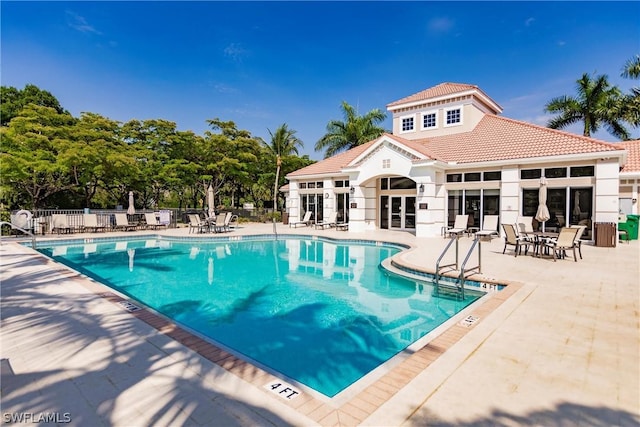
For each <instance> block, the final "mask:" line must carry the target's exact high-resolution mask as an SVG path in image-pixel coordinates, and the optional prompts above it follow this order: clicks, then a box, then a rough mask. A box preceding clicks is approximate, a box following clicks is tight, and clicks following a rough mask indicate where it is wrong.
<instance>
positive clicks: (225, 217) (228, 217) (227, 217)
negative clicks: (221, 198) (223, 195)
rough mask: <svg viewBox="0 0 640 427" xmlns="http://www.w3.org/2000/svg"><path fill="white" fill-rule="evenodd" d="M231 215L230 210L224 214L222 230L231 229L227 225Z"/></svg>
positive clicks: (229, 222)
mask: <svg viewBox="0 0 640 427" xmlns="http://www.w3.org/2000/svg"><path fill="white" fill-rule="evenodd" d="M232 216H233V214H232V213H231V212H227V214H226V215H225V216H224V231H231V227H229V225H230V224H231V217H232Z"/></svg>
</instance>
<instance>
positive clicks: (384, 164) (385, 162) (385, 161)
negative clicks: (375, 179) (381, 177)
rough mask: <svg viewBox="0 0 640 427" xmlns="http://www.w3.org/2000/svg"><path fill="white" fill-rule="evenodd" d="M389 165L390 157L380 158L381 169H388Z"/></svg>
mask: <svg viewBox="0 0 640 427" xmlns="http://www.w3.org/2000/svg"><path fill="white" fill-rule="evenodd" d="M390 167H391V159H382V169H389V168H390Z"/></svg>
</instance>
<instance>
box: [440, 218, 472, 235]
mask: <svg viewBox="0 0 640 427" xmlns="http://www.w3.org/2000/svg"><path fill="white" fill-rule="evenodd" d="M468 223H469V215H456V220H455V222H454V223H453V227H451V228H447V229H446V230H445V233H444V235H445V237H446V236H447V234H448V235H449V236H450V237H451V235H452V234H453V235H456V236H459V235H460V234H462V233H466V232H467V224H468Z"/></svg>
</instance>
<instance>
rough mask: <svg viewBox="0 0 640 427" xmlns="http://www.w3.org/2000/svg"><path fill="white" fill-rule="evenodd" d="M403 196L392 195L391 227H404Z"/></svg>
mask: <svg viewBox="0 0 640 427" xmlns="http://www.w3.org/2000/svg"><path fill="white" fill-rule="evenodd" d="M402 199H403V198H402V197H397V196H393V197H391V227H390V228H403V227H402V225H403V224H402V223H403V221H402V220H403V215H402V211H403V209H402V205H403V203H402Z"/></svg>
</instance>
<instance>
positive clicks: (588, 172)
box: [569, 166, 595, 178]
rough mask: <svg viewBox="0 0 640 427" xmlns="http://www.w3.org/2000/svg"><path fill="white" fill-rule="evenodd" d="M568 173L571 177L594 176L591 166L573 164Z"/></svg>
mask: <svg viewBox="0 0 640 427" xmlns="http://www.w3.org/2000/svg"><path fill="white" fill-rule="evenodd" d="M569 174H570V176H571V177H572V178H576V177H579V176H594V175H595V172H594V167H593V166H573V167H572V168H571V171H570V172H569Z"/></svg>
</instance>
